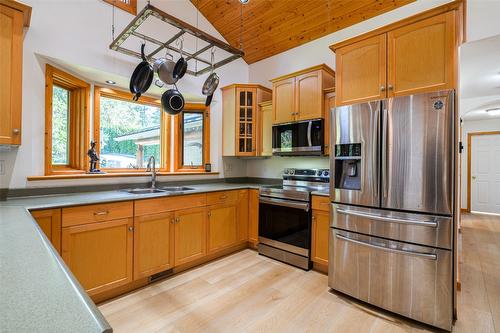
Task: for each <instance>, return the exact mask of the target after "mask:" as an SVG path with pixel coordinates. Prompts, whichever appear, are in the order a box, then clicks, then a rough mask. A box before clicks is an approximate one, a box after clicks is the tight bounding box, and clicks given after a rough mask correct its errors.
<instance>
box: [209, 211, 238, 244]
mask: <svg viewBox="0 0 500 333" xmlns="http://www.w3.org/2000/svg"><path fill="white" fill-rule="evenodd" d="M236 211H237V209H236V205H235V204H229V205H216V206H210V207H208V253H212V252H215V251H217V250H221V249H224V248H227V247H229V246H232V245H235V244H236V243H237V242H238V226H237V223H238V221H237V218H236V217H237V212H236Z"/></svg>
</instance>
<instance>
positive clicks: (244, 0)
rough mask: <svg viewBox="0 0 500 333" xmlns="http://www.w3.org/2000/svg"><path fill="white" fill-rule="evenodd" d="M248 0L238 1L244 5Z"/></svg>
mask: <svg viewBox="0 0 500 333" xmlns="http://www.w3.org/2000/svg"><path fill="white" fill-rule="evenodd" d="M249 1H250V0H240V2H241V3H242V4H244V5H246V4H247V3H248V2H249Z"/></svg>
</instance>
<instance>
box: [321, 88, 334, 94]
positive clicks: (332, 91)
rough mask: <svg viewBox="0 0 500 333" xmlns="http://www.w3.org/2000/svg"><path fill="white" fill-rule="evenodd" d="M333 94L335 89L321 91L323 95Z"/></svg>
mask: <svg viewBox="0 0 500 333" xmlns="http://www.w3.org/2000/svg"><path fill="white" fill-rule="evenodd" d="M334 92H335V87H330V88H324V89H323V94H329V93H334Z"/></svg>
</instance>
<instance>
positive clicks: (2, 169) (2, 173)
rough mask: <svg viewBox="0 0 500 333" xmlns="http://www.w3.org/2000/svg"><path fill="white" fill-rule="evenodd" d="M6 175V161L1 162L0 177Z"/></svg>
mask: <svg viewBox="0 0 500 333" xmlns="http://www.w3.org/2000/svg"><path fill="white" fill-rule="evenodd" d="M3 175H5V161H4V160H0V176H3Z"/></svg>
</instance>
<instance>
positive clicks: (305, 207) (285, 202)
mask: <svg viewBox="0 0 500 333" xmlns="http://www.w3.org/2000/svg"><path fill="white" fill-rule="evenodd" d="M259 202H260V203H265V204H269V205H276V206H282V207H288V208H297V209H301V210H305V211H306V212H308V211H309V203H305V202H304V203H302V202H294V201H290V200H282V199H274V198H267V197H260V198H259Z"/></svg>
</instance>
